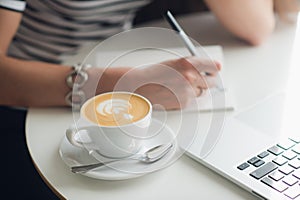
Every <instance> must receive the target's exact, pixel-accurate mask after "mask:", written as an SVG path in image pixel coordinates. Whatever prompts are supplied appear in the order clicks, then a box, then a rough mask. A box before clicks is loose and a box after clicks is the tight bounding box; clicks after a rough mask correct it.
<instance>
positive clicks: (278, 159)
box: [273, 156, 288, 166]
mask: <svg viewBox="0 0 300 200" xmlns="http://www.w3.org/2000/svg"><path fill="white" fill-rule="evenodd" d="M273 162H274V163H276V164H277V165H280V166H282V165H284V164H285V163H287V162H288V161H287V159H286V158H284V157H282V156H278V157H276V158H275V159H274V160H273Z"/></svg>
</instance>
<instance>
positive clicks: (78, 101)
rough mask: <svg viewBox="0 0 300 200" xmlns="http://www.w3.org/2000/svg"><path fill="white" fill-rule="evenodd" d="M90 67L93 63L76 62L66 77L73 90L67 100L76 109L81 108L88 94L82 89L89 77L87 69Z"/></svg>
mask: <svg viewBox="0 0 300 200" xmlns="http://www.w3.org/2000/svg"><path fill="white" fill-rule="evenodd" d="M90 67H91V65H89V64H85V65H81V64H80V63H79V64H75V65H73V66H72V71H71V72H70V73H69V74H68V75H67V77H66V84H67V86H68V87H69V88H70V89H71V91H70V92H68V94H67V95H66V97H65V100H66V103H67V104H68V105H69V106H72V108H73V109H74V110H79V109H80V107H81V106H82V104H83V103H84V102H85V100H86V95H85V93H84V91H82V88H83V86H84V85H85V83H86V82H87V81H88V79H89V76H88V73H87V71H86V70H87V69H88V68H90Z"/></svg>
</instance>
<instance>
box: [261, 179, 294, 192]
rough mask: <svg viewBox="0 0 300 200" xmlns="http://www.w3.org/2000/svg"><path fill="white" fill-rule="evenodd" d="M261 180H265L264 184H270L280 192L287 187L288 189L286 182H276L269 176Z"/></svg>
mask: <svg viewBox="0 0 300 200" xmlns="http://www.w3.org/2000/svg"><path fill="white" fill-rule="evenodd" d="M261 182H263V183H264V184H266V185H268V186H270V187H271V188H274V189H275V190H277V191H278V192H283V191H285V190H286V189H288V186H287V185H286V184H284V183H283V182H280V181H279V182H276V181H274V180H272V179H270V178H269V177H265V178H263V179H262V180H261Z"/></svg>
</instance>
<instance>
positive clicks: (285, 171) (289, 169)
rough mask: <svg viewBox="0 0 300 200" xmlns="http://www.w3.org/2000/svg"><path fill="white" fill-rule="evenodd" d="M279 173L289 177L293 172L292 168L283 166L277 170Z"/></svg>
mask: <svg viewBox="0 0 300 200" xmlns="http://www.w3.org/2000/svg"><path fill="white" fill-rule="evenodd" d="M279 171H281V172H282V173H284V174H285V175H289V174H290V173H292V172H293V171H294V168H293V167H291V166H289V165H284V166H282V167H280V168H279Z"/></svg>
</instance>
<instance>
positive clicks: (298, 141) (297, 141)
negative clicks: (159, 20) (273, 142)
mask: <svg viewBox="0 0 300 200" xmlns="http://www.w3.org/2000/svg"><path fill="white" fill-rule="evenodd" d="M289 139H290V140H293V141H294V142H296V143H300V137H298V138H296V137H291V138H289Z"/></svg>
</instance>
